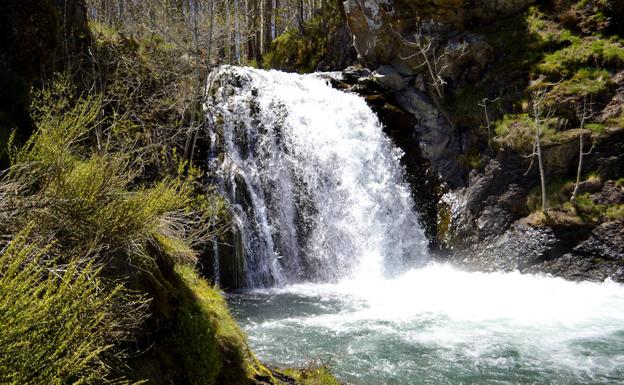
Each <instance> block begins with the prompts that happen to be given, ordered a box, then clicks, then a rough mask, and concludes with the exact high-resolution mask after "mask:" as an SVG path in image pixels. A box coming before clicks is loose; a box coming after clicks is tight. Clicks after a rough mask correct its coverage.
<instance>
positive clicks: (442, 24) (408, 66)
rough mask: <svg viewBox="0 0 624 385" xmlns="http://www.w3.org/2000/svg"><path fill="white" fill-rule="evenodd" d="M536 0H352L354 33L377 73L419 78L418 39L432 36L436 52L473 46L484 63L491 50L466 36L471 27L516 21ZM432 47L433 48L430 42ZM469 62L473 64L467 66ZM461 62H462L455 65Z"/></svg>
mask: <svg viewBox="0 0 624 385" xmlns="http://www.w3.org/2000/svg"><path fill="white" fill-rule="evenodd" d="M533 2H534V0H513V1H508V0H494V1H491V0H474V1H463V0H399V1H388V0H346V1H345V2H344V6H345V11H346V15H347V21H348V23H349V28H350V29H351V32H352V34H353V41H354V45H355V48H356V50H357V52H358V54H359V55H360V58H361V60H362V61H363V62H364V63H366V64H367V65H369V66H371V67H372V68H376V67H378V66H379V65H383V64H391V65H393V66H394V67H395V68H397V69H400V70H402V71H406V72H409V73H413V72H418V71H419V70H418V68H419V60H421V59H422V58H419V57H418V56H419V55H418V54H417V52H418V47H415V46H414V45H411V44H409V42H413V41H414V35H415V34H418V33H420V32H422V30H423V29H424V30H425V31H426V33H427V35H428V36H427V40H428V39H431V40H432V41H433V42H434V48H436V46H437V45H440V44H442V43H443V42H448V44H445V48H444V49H445V50H447V51H453V50H454V49H456V48H461V49H462V50H463V51H465V48H467V47H468V46H469V47H471V48H472V49H471V51H473V52H472V53H471V54H470V55H472V56H473V60H475V61H477V62H478V61H480V60H479V59H480V58H479V56H480V55H481V54H480V51H482V49H481V48H483V47H485V45H484V43H483V41H482V40H481V39H479V37H478V36H477V35H473V34H470V33H465V32H460V31H462V30H463V29H464V28H465V27H469V26H471V25H474V24H475V23H482V22H487V21H491V20H493V19H494V18H497V17H501V16H507V15H511V14H513V13H516V12H518V11H520V10H522V9H524V8H525V7H526V6H528V5H529V4H531V3H533ZM425 44H427V42H425ZM466 61H467V60H466ZM453 62H456V61H453Z"/></svg>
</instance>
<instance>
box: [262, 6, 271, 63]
mask: <svg viewBox="0 0 624 385" xmlns="http://www.w3.org/2000/svg"><path fill="white" fill-rule="evenodd" d="M263 2H264V10H263V12H262V46H261V51H262V53H263V54H264V53H266V52H268V50H269V47H270V46H271V41H272V40H273V39H272V33H273V32H272V29H273V20H272V13H273V0H263Z"/></svg>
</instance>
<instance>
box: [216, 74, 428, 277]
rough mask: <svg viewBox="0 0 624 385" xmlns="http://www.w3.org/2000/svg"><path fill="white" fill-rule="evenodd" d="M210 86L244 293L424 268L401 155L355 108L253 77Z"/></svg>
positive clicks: (317, 88)
mask: <svg viewBox="0 0 624 385" xmlns="http://www.w3.org/2000/svg"><path fill="white" fill-rule="evenodd" d="M233 79H236V80H233ZM208 84H209V96H210V97H209V102H208V106H207V110H208V111H209V112H210V114H211V115H212V117H213V119H215V121H216V123H217V124H216V125H215V126H216V127H217V128H216V131H217V132H216V136H217V137H219V139H218V141H219V143H220V146H221V151H223V155H222V156H221V157H220V159H217V160H216V161H217V162H218V163H219V164H218V165H215V166H216V167H217V168H218V169H219V170H220V171H219V174H220V176H221V178H222V184H223V189H224V192H225V195H226V196H227V197H228V198H229V201H230V204H231V206H232V209H233V211H234V213H235V216H236V219H237V220H238V221H239V223H238V225H239V227H240V229H241V232H242V236H243V243H244V244H245V248H246V254H247V259H246V262H247V266H246V280H247V282H246V284H247V286H251V287H257V286H266V285H271V284H273V285H275V284H276V285H283V284H285V283H289V282H297V281H301V280H302V279H307V280H317V281H335V280H337V279H340V278H344V277H349V276H351V277H352V276H356V275H358V276H367V277H373V276H380V275H386V276H387V275H392V274H396V273H398V272H400V271H403V270H404V267H405V266H410V265H414V264H419V263H422V262H423V261H424V260H425V256H426V244H427V242H426V239H425V236H424V234H423V231H422V229H421V228H420V225H419V223H418V218H417V216H416V214H415V213H414V210H413V201H412V199H411V195H410V190H409V188H408V186H407V184H406V183H405V181H404V178H403V169H402V168H401V166H400V163H399V158H400V156H401V154H400V152H399V150H398V149H396V148H395V147H394V146H393V145H392V143H391V142H390V140H389V139H388V138H387V137H386V136H385V135H384V133H383V132H382V127H381V125H380V123H379V120H378V119H377V117H376V115H375V114H374V113H373V112H372V111H371V110H370V108H369V107H368V106H367V105H366V103H365V101H364V100H363V99H362V98H360V97H358V96H356V95H353V94H348V93H345V92H341V91H338V90H336V89H333V88H331V87H330V86H329V85H328V84H327V80H324V79H322V78H320V77H318V76H302V75H297V74H287V73H283V72H279V71H261V70H255V69H251V68H237V67H222V68H220V69H218V70H216V71H213V73H212V74H211V75H210V78H209V79H208ZM233 84H235V86H234V85H233Z"/></svg>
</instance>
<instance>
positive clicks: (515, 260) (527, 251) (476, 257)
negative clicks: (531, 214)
mask: <svg viewBox="0 0 624 385" xmlns="http://www.w3.org/2000/svg"><path fill="white" fill-rule="evenodd" d="M557 245H558V239H557V237H556V235H555V233H554V232H553V231H552V230H551V229H549V228H535V227H531V226H527V225H526V224H523V223H522V222H516V223H514V225H513V226H512V227H511V228H510V229H509V230H508V231H506V232H505V233H504V234H503V235H501V236H499V237H493V238H489V239H487V240H484V241H481V242H480V243H478V244H474V245H473V246H472V247H470V248H469V249H467V250H464V251H462V252H461V253H458V254H457V255H456V256H454V257H453V258H452V261H453V262H454V263H455V264H458V265H460V266H461V267H463V268H465V269H469V270H473V271H474V270H478V271H486V272H490V271H514V270H521V271H522V270H524V269H527V268H529V267H531V266H534V265H537V264H539V263H541V262H543V261H544V260H547V259H551V258H553V254H554V253H556V249H557Z"/></svg>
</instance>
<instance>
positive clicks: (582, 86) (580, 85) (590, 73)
mask: <svg viewBox="0 0 624 385" xmlns="http://www.w3.org/2000/svg"><path fill="white" fill-rule="evenodd" d="M611 85H612V80H611V74H610V73H609V71H607V70H605V69H602V68H581V69H579V70H578V71H576V73H574V75H572V78H570V79H568V80H564V81H562V82H561V83H558V84H556V85H555V86H554V87H553V89H552V91H551V95H553V94H554V95H558V96H568V95H580V96H590V95H592V96H595V95H599V94H602V93H605V92H607V91H608V90H609V88H610V87H611Z"/></svg>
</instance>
